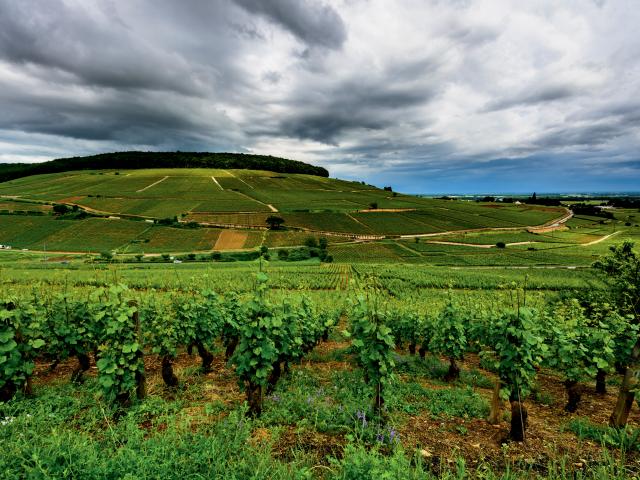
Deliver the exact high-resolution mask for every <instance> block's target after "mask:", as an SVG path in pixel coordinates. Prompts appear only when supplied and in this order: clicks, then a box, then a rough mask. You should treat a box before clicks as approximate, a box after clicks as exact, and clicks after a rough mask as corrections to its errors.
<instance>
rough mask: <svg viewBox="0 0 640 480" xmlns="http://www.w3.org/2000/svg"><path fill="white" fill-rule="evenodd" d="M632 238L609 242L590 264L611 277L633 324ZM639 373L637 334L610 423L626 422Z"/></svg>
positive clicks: (636, 291)
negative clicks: (606, 253)
mask: <svg viewBox="0 0 640 480" xmlns="http://www.w3.org/2000/svg"><path fill="white" fill-rule="evenodd" d="M633 246H634V244H633V242H628V241H627V242H624V243H623V244H622V245H615V246H611V247H610V250H611V253H609V254H608V255H607V256H605V257H602V258H600V259H599V260H597V261H596V262H595V263H594V264H593V266H594V267H595V268H596V269H598V270H600V271H602V272H604V274H605V275H606V276H607V277H608V278H609V280H611V282H610V285H611V293H612V294H613V297H614V301H615V303H616V305H617V307H618V309H619V311H620V313H621V314H623V315H630V316H632V322H633V324H635V325H638V324H639V323H640V256H638V254H637V253H636V252H634V251H633ZM639 375H640V337H636V342H635V345H634V346H633V349H632V350H631V352H630V355H629V358H628V360H627V362H626V365H625V373H624V379H623V381H622V385H620V391H619V393H618V400H617V402H616V406H615V409H614V410H613V413H612V414H611V417H610V418H609V424H610V425H611V426H612V427H622V426H624V425H625V424H626V423H627V418H628V417H629V412H630V411H631V407H632V405H633V400H634V398H635V390H636V389H637V387H638V376H639Z"/></svg>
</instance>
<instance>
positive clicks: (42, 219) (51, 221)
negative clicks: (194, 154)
mask: <svg viewBox="0 0 640 480" xmlns="http://www.w3.org/2000/svg"><path fill="white" fill-rule="evenodd" d="M54 204H65V205H67V206H68V207H74V208H76V209H77V208H79V209H80V210H84V211H86V212H88V213H89V214H90V215H94V216H98V217H103V218H82V217H81V216H80V217H78V218H76V217H74V216H69V215H66V216H65V215H63V216H62V217H58V216H55V215H53V213H52V206H53V205H54ZM0 211H2V212H1V213H4V214H5V215H0V243H2V244H8V245H11V246H12V247H13V248H15V249H24V248H26V249H31V250H45V249H46V250H48V251H60V252H101V251H105V250H109V251H115V252H117V253H121V254H139V253H166V252H192V251H196V252H212V251H214V250H216V251H220V250H238V249H255V248H257V247H259V246H261V245H264V246H267V247H269V248H287V247H296V246H301V245H304V244H305V243H306V241H307V239H308V238H309V237H313V238H315V239H316V240H318V239H319V238H320V237H321V236H324V237H325V238H326V239H327V240H328V242H329V243H330V245H331V247H330V248H331V250H332V252H331V253H332V254H334V258H335V260H336V261H352V260H358V261H359V260H362V261H368V262H372V261H373V262H376V261H393V262H408V263H424V262H428V263H431V262H432V263H440V262H442V261H443V260H444V263H445V264H447V263H451V262H453V263H454V264H458V263H460V264H476V263H482V262H485V261H487V260H490V261H491V262H494V261H495V262H496V264H502V263H504V262H508V259H505V258H506V257H509V258H511V257H513V258H515V261H516V263H521V262H520V261H519V260H518V255H522V254H524V255H528V256H531V255H533V254H531V253H529V251H528V250H526V249H520V250H518V251H516V250H515V249H512V248H510V251H509V253H505V252H494V251H492V252H478V250H477V249H472V250H471V251H469V252H466V251H465V250H464V248H465V247H463V246H459V247H458V248H457V249H455V252H449V248H450V247H449V248H447V247H445V246H443V245H440V246H436V245H433V244H427V243H420V244H414V243H413V240H402V239H399V238H398V237H400V236H412V235H430V236H433V238H431V237H429V238H431V240H433V241H445V242H449V243H462V244H482V243H485V244H489V245H491V244H495V243H496V242H498V241H505V239H506V243H518V242H536V250H543V248H542V245H545V247H546V246H547V244H548V245H561V246H570V245H572V244H574V243H588V242H591V241H595V240H597V239H598V238H601V236H602V235H603V234H602V233H601V230H602V229H603V226H602V225H601V224H600V223H598V222H600V221H601V219H600V218H595V219H594V218H588V217H584V218H577V219H572V220H570V222H569V223H568V225H569V226H570V227H571V228H572V229H576V228H580V229H581V230H583V232H582V233H581V234H580V235H579V236H578V237H576V236H575V232H574V231H573V230H571V231H569V232H553V233H552V234H533V233H529V232H526V228H527V227H529V226H537V225H543V224H550V223H553V222H554V221H557V219H559V218H560V217H562V216H563V215H566V210H565V209H564V208H545V207H539V206H530V205H515V204H496V203H477V202H470V201H462V200H441V199H428V198H421V197H415V196H410V195H403V194H399V193H396V192H391V191H385V190H381V189H378V188H375V187H372V186H370V185H365V184H363V183H359V182H349V181H344V180H337V179H330V178H325V177H318V176H313V175H303V174H286V173H274V172H267V171H256V170H223V169H205V168H193V169H183V168H177V169H169V168H163V169H145V170H119V171H116V170H99V171H91V170H87V171H79V172H63V173H55V174H48V175H34V176H29V177H24V178H20V179H17V180H13V181H10V182H4V183H0ZM15 211H20V213H21V215H13V214H12V213H14V212H15ZM24 212H30V213H29V214H27V215H25V214H24ZM270 215H278V216H280V217H282V218H283V219H284V221H285V222H284V226H285V227H286V229H285V230H283V231H266V230H265V228H266V219H267V217H269V216H270ZM106 217H111V218H109V219H107V218H106ZM72 218H73V219H72ZM168 219H170V220H168ZM172 222H179V223H173V227H172V226H162V225H160V224H159V223H164V224H165V225H166V224H167V223H172ZM195 223H197V224H200V227H199V228H174V227H176V226H185V225H186V224H189V226H193V225H194V224H195ZM205 226H206V228H203V227H205ZM221 229H222V230H221ZM492 229H507V230H505V231H500V232H498V231H492ZM486 230H489V232H486ZM452 232H461V233H460V234H452ZM438 234H442V237H440V236H439V235H438ZM385 238H386V239H387V240H386V241H383V242H382V243H380V242H379V241H381V240H384V239H385ZM354 240H357V241H361V240H366V241H367V242H369V241H374V240H375V241H378V243H374V244H371V243H356V244H353V243H350V242H353V241H354ZM545 249H546V248H545ZM523 252H524V253H523ZM535 255H537V256H538V257H541V258H543V259H544V262H546V261H552V260H554V259H555V257H554V256H553V252H546V253H545V254H542V253H536V254H535ZM452 259H453V260H452ZM549 259H551V260H549Z"/></svg>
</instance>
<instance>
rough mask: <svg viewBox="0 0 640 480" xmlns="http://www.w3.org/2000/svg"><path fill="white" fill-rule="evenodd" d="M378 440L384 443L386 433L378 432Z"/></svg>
mask: <svg viewBox="0 0 640 480" xmlns="http://www.w3.org/2000/svg"><path fill="white" fill-rule="evenodd" d="M376 441H377V442H378V443H383V442H384V435H383V434H381V433H378V434H376Z"/></svg>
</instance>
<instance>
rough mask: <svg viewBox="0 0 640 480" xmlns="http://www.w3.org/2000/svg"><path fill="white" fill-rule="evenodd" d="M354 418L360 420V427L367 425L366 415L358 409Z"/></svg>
mask: <svg viewBox="0 0 640 480" xmlns="http://www.w3.org/2000/svg"><path fill="white" fill-rule="evenodd" d="M356 418H357V419H358V420H362V428H365V427H366V426H367V415H366V414H365V413H364V412H362V411H360V410H358V411H357V412H356Z"/></svg>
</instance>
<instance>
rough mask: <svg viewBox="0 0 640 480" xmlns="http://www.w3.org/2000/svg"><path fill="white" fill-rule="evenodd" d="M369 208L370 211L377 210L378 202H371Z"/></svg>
mask: <svg viewBox="0 0 640 480" xmlns="http://www.w3.org/2000/svg"><path fill="white" fill-rule="evenodd" d="M369 208H371V210H376V209H377V208H378V202H371V203H370V204H369Z"/></svg>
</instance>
